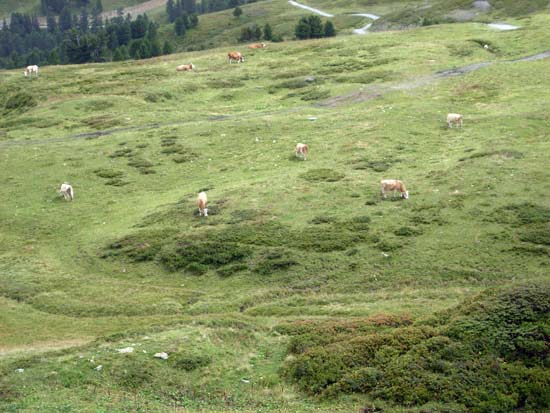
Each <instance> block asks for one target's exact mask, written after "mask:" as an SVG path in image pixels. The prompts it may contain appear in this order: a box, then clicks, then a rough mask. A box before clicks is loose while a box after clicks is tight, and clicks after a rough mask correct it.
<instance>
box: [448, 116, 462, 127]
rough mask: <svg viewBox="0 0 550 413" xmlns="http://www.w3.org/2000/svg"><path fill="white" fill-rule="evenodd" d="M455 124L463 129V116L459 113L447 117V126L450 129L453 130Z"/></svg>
mask: <svg viewBox="0 0 550 413" xmlns="http://www.w3.org/2000/svg"><path fill="white" fill-rule="evenodd" d="M453 123H454V124H455V125H457V126H460V127H462V115H461V114H459V113H449V114H448V115H447V126H448V127H449V128H452V127H453Z"/></svg>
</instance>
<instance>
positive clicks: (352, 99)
mask: <svg viewBox="0 0 550 413" xmlns="http://www.w3.org/2000/svg"><path fill="white" fill-rule="evenodd" d="M547 58H550V50H547V51H545V52H542V53H537V54H534V55H530V56H525V57H521V58H519V59H513V60H505V61H503V62H481V63H474V64H471V65H467V66H463V67H459V68H455V69H449V70H443V71H440V72H436V73H433V74H431V75H426V76H420V77H417V78H414V79H409V80H406V81H404V82H401V83H396V84H393V85H387V86H382V85H371V86H367V87H366V88H362V89H361V90H357V91H354V92H351V93H347V94H345V95H340V96H334V97H332V98H330V99H326V100H323V101H321V102H317V103H316V104H314V105H306V106H298V107H294V108H291V109H283V110H273V111H264V112H254V113H249V114H246V115H207V116H204V118H203V119H197V117H194V118H193V122H197V121H201V120H202V121H209V122H220V121H225V120H232V119H253V118H261V117H264V116H271V115H281V114H290V113H295V112H299V111H301V110H307V109H311V108H313V107H318V108H335V107H338V106H342V105H348V104H354V103H361V102H365V101H367V100H372V99H376V98H378V97H380V96H382V95H384V94H386V93H390V92H392V91H395V90H410V89H415V88H418V87H422V86H426V85H429V84H431V83H435V82H437V81H439V80H441V79H445V78H448V77H453V76H461V75H464V74H466V73H470V72H474V71H476V70H479V69H481V68H484V67H488V66H492V65H494V64H497V63H503V64H506V63H515V62H533V61H536V60H542V59H547ZM188 122H190V120H189V119H184V120H180V121H172V122H164V123H148V124H144V125H137V126H129V127H125V128H117V129H109V130H104V131H97V132H86V133H79V134H75V135H67V136H63V137H61V138H52V139H37V140H32V141H31V140H17V141H5V142H0V148H9V147H17V146H30V145H36V146H40V145H50V144H53V143H60V142H67V141H73V140H80V139H95V138H99V137H101V136H108V135H113V134H115V133H120V132H129V131H139V130H147V129H156V128H159V127H166V126H177V125H184V124H186V123H188Z"/></svg>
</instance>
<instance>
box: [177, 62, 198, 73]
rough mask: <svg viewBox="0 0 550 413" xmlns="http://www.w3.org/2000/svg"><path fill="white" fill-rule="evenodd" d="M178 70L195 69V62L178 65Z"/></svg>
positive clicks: (188, 70) (187, 70)
mask: <svg viewBox="0 0 550 413" xmlns="http://www.w3.org/2000/svg"><path fill="white" fill-rule="evenodd" d="M176 70H177V71H178V72H190V71H191V70H195V65H194V64H193V63H190V64H188V65H179V66H178V67H176Z"/></svg>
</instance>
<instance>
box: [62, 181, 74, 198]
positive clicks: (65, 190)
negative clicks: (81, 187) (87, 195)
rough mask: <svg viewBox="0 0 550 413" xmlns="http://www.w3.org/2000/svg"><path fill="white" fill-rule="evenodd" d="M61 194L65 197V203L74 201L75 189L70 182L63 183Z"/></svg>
mask: <svg viewBox="0 0 550 413" xmlns="http://www.w3.org/2000/svg"><path fill="white" fill-rule="evenodd" d="M59 193H60V194H61V195H63V198H65V201H72V200H73V199H74V189H73V187H72V186H71V185H70V184H69V183H68V182H63V183H62V184H61V188H59Z"/></svg>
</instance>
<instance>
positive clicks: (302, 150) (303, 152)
mask: <svg viewBox="0 0 550 413" xmlns="http://www.w3.org/2000/svg"><path fill="white" fill-rule="evenodd" d="M308 152H309V146H307V144H305V143H299V144H297V145H296V149H295V150H294V153H295V154H296V156H302V157H303V158H304V161H305V160H306V159H307V154H308Z"/></svg>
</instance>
